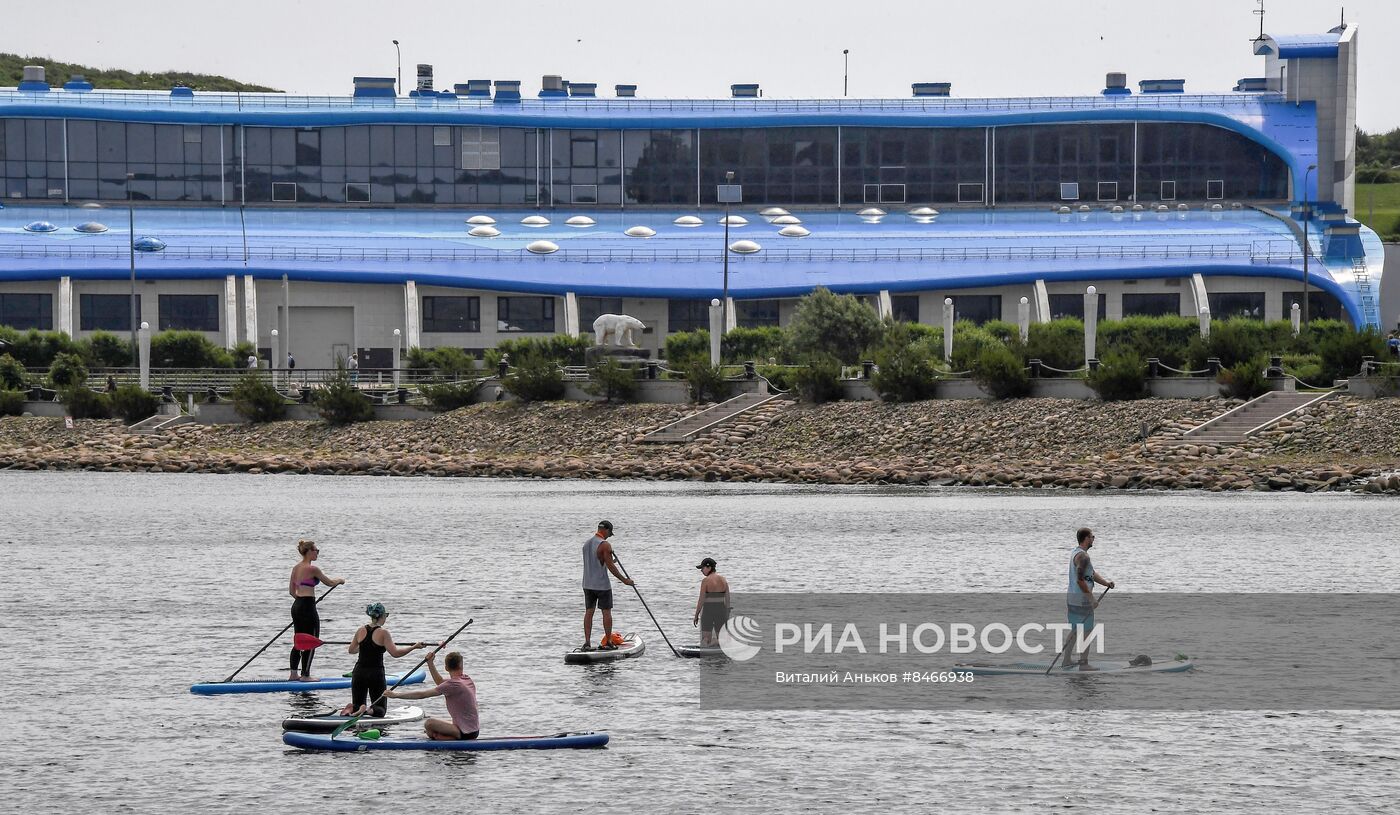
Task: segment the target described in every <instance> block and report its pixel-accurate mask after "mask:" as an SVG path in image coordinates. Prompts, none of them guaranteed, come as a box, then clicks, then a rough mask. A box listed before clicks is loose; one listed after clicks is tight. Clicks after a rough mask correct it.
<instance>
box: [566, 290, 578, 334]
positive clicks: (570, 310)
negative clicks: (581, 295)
mask: <svg viewBox="0 0 1400 815" xmlns="http://www.w3.org/2000/svg"><path fill="white" fill-rule="evenodd" d="M579 328H581V326H580V325H579V324H578V295H577V294H574V293H573V292H571V291H568V292H564V333H566V334H568V335H569V336H570V337H577V336H578V335H579Z"/></svg>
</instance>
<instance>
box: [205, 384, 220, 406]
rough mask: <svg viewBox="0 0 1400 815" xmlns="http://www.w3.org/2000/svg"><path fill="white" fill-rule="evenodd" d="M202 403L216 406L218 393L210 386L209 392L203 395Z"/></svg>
mask: <svg viewBox="0 0 1400 815" xmlns="http://www.w3.org/2000/svg"><path fill="white" fill-rule="evenodd" d="M204 401H205V403H206V404H210V405H216V404H218V403H219V392H218V390H216V389H215V388H214V386H213V385H210V386H209V391H208V392H207V393H205V394H204Z"/></svg>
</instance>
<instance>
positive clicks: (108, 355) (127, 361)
mask: <svg viewBox="0 0 1400 815" xmlns="http://www.w3.org/2000/svg"><path fill="white" fill-rule="evenodd" d="M86 345H87V350H88V353H87V357H88V360H89V361H91V362H92V367H94V368H134V367H136V362H135V360H134V359H133V358H132V355H131V342H130V341H128V340H124V339H122V338H121V337H118V336H117V335H116V334H111V333H108V332H106V331H97V332H94V333H93V335H92V336H91V337H88V338H87V340H86Z"/></svg>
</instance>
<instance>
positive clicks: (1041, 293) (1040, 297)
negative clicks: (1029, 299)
mask: <svg viewBox="0 0 1400 815" xmlns="http://www.w3.org/2000/svg"><path fill="white" fill-rule="evenodd" d="M1035 321H1036V322H1038V323H1048V322H1050V292H1049V291H1048V290H1046V288H1045V281H1044V280H1037V281H1035Z"/></svg>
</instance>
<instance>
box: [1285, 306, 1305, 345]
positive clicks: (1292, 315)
mask: <svg viewBox="0 0 1400 815" xmlns="http://www.w3.org/2000/svg"><path fill="white" fill-rule="evenodd" d="M1288 320H1289V322H1291V323H1293V336H1295V337H1296V336H1298V332H1299V331H1300V330H1302V326H1303V310H1302V309H1301V308H1299V306H1298V304H1297V303H1294V304H1293V308H1291V309H1289V314H1288Z"/></svg>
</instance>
